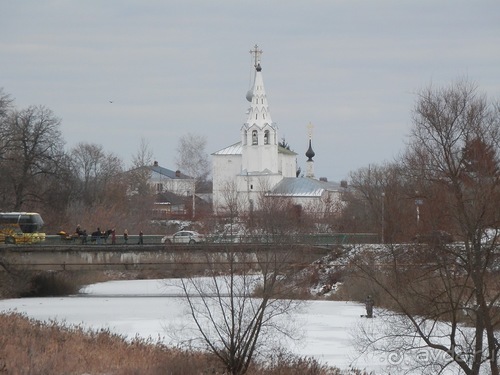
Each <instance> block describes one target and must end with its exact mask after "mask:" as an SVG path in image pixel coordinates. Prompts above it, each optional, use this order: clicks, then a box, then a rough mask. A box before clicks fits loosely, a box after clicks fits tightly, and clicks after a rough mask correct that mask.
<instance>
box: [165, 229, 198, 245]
mask: <svg viewBox="0 0 500 375" xmlns="http://www.w3.org/2000/svg"><path fill="white" fill-rule="evenodd" d="M200 242H205V236H204V235H203V234H200V233H198V232H195V231H192V230H181V231H180V232H177V233H174V234H172V235H167V236H165V237H163V238H162V239H161V243H165V244H171V243H184V244H186V243H187V244H195V243H200Z"/></svg>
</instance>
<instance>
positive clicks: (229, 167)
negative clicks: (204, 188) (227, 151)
mask: <svg viewBox="0 0 500 375" xmlns="http://www.w3.org/2000/svg"><path fill="white" fill-rule="evenodd" d="M212 166H213V169H212V176H213V206H214V210H215V211H217V209H218V207H219V206H220V205H221V204H224V202H223V201H224V197H223V195H224V190H227V189H228V186H230V185H231V184H232V183H234V182H235V176H237V175H239V174H240V173H241V155H213V156H212Z"/></svg>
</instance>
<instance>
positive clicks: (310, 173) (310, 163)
mask: <svg viewBox="0 0 500 375" xmlns="http://www.w3.org/2000/svg"><path fill="white" fill-rule="evenodd" d="M313 127H314V125H313V124H311V123H309V125H307V134H308V135H309V148H308V149H307V151H306V156H307V161H306V177H310V178H314V160H313V157H314V155H316V154H315V153H314V151H313V149H312V131H313Z"/></svg>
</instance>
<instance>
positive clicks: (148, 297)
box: [0, 280, 404, 374]
mask: <svg viewBox="0 0 500 375" xmlns="http://www.w3.org/2000/svg"><path fill="white" fill-rule="evenodd" d="M178 294H179V288H178V287H176V286H175V285H173V284H172V281H171V280H169V281H166V280H134V281H110V282H105V283H99V284H94V285H90V286H87V287H85V288H83V289H82V290H81V294H80V295H78V296H71V297H56V298H23V299H10V300H1V301H0V311H9V310H10V311H17V312H20V313H24V314H26V315H27V316H28V317H31V318H35V319H37V320H42V321H49V320H56V321H60V322H64V323H65V324H69V325H73V324H76V325H79V324H81V325H82V326H84V327H88V328H92V329H100V328H106V329H109V330H110V331H112V332H114V333H117V334H120V335H122V336H124V337H128V338H133V337H135V336H140V337H144V338H148V337H151V338H153V339H156V338H160V339H161V340H162V341H164V342H166V343H168V344H170V345H177V344H178V342H176V341H175V339H173V338H172V336H173V335H171V334H170V332H169V331H171V330H175V327H176V326H177V327H179V326H182V325H186V324H190V323H191V320H190V316H189V315H188V314H187V313H186V308H185V306H184V304H183V303H182V302H181V300H180V299H179V298H176V297H174V295H178ZM364 313H365V310H364V306H363V305H362V304H359V303H353V302H336V301H308V302H306V304H305V306H304V307H303V308H302V309H301V311H299V312H298V313H297V314H296V315H297V324H298V326H300V327H302V328H303V330H304V332H303V334H304V339H303V340H300V343H299V344H295V345H293V346H292V347H291V350H292V351H293V352H295V353H296V354H298V355H302V356H311V357H314V358H316V359H317V360H319V361H320V362H322V363H328V364H330V365H334V366H337V367H340V368H343V369H347V368H349V367H351V366H353V367H355V368H360V369H366V370H368V371H374V372H375V373H376V374H387V373H391V374H398V373H403V371H401V369H402V368H401V366H402V365H404V363H402V362H401V361H400V359H399V358H397V363H395V359H394V357H391V355H390V354H389V355H386V356H378V357H367V356H361V357H360V356H359V355H357V354H356V352H355V350H354V342H353V339H352V334H353V333H354V331H355V330H356V329H357V327H359V325H365V327H366V325H370V326H371V327H367V328H369V329H377V328H376V324H379V323H378V322H377V321H378V319H365V318H361V317H360V315H361V314H364ZM375 314H376V311H375ZM174 336H175V335H174Z"/></svg>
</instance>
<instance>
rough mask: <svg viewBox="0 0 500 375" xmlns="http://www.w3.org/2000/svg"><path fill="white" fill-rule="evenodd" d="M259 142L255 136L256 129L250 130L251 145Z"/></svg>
mask: <svg viewBox="0 0 500 375" xmlns="http://www.w3.org/2000/svg"><path fill="white" fill-rule="evenodd" d="M258 143H259V142H258V138H257V130H253V131H252V145H257V144H258Z"/></svg>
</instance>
